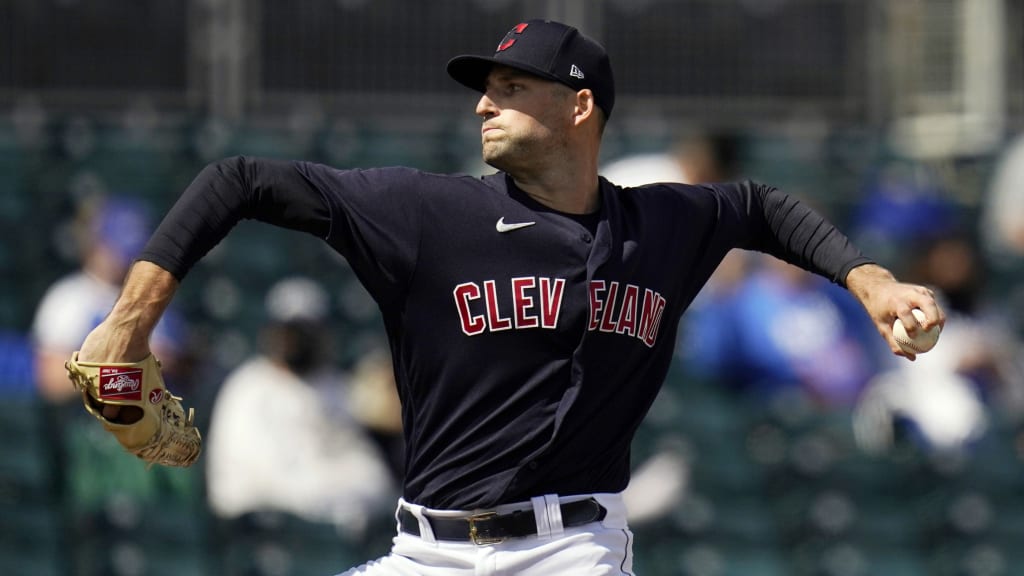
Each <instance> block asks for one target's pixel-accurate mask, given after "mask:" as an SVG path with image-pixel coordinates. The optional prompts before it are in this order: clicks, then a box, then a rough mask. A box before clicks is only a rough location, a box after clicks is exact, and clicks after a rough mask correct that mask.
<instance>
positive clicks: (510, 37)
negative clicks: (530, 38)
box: [497, 22, 529, 52]
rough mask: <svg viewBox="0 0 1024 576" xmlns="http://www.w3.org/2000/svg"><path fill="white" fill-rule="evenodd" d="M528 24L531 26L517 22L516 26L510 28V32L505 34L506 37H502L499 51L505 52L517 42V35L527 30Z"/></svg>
mask: <svg viewBox="0 0 1024 576" xmlns="http://www.w3.org/2000/svg"><path fill="white" fill-rule="evenodd" d="M527 26H529V24H527V23H526V22H523V23H521V24H516V27H515V28H513V29H511V30H509V31H508V34H505V38H504V39H502V41H501V44H498V50H497V52H503V51H505V50H508V49H509V48H511V47H512V45H513V44H515V43H516V38H515V37H516V35H517V34H522V33H523V30H526V27H527Z"/></svg>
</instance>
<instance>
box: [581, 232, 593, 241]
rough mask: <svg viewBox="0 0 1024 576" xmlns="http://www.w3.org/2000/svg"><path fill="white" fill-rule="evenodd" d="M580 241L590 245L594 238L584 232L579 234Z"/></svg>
mask: <svg viewBox="0 0 1024 576" xmlns="http://www.w3.org/2000/svg"><path fill="white" fill-rule="evenodd" d="M580 240H583V242H585V243H587V244H590V243H591V242H593V241H594V237H593V236H591V235H590V234H589V233H587V232H584V233H582V234H580Z"/></svg>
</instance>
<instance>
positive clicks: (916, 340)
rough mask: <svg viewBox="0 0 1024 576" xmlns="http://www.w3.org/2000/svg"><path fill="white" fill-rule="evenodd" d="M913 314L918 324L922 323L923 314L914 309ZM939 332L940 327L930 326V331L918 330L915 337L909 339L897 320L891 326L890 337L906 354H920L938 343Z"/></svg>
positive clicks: (901, 324)
mask: <svg viewBox="0 0 1024 576" xmlns="http://www.w3.org/2000/svg"><path fill="white" fill-rule="evenodd" d="M913 314H914V318H917V321H918V322H924V318H925V316H924V312H922V311H920V310H918V309H916V308H915V309H914V310H913ZM941 331H942V327H941V326H932V328H931V329H930V330H918V331H917V335H916V336H914V337H913V338H911V337H910V335H909V334H907V329H906V328H905V327H904V326H903V321H902V320H900V319H899V318H897V319H896V322H894V323H893V325H892V335H893V336H894V337H895V338H896V343H897V344H899V345H900V348H902V349H903V351H904V352H906V353H908V354H921V353H923V352H927V351H929V350H931V349H932V348H933V347H934V346H935V343H936V342H938V341H939V332H941Z"/></svg>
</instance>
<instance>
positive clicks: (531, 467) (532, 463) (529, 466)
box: [526, 460, 540, 470]
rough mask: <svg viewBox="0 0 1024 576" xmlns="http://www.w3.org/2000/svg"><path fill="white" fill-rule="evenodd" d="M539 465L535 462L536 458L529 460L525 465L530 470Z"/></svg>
mask: <svg viewBox="0 0 1024 576" xmlns="http://www.w3.org/2000/svg"><path fill="white" fill-rule="evenodd" d="M539 466H540V464H537V461H536V460H531V461H530V463H529V464H527V465H526V467H527V468H529V469H530V470H536V469H537V467H539Z"/></svg>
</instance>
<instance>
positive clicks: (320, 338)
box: [207, 278, 396, 527]
mask: <svg viewBox="0 0 1024 576" xmlns="http://www.w3.org/2000/svg"><path fill="white" fill-rule="evenodd" d="M267 311H268V316H269V320H270V321H269V323H268V326H267V328H266V329H265V331H264V333H263V334H262V351H261V352H260V353H258V354H256V355H254V356H253V357H251V358H250V359H248V360H247V361H245V362H244V363H242V364H241V365H239V366H238V367H237V368H236V369H235V370H233V371H232V372H231V373H230V374H229V375H228V377H227V379H226V380H225V382H224V383H223V385H222V388H221V389H220V391H219V392H218V395H217V399H216V402H215V404H214V408H213V412H212V416H211V422H210V430H209V433H208V438H207V489H208V495H209V503H210V506H211V509H212V510H213V512H214V513H215V514H216V515H218V516H220V517H222V518H233V517H237V516H240V515H242V514H245V513H248V512H259V511H277V512H285V513H289V514H293V515H295V516H297V517H300V518H302V519H305V520H308V521H313V522H332V523H336V524H339V525H341V524H344V525H346V526H349V527H351V526H353V525H357V526H358V525H360V524H361V523H363V522H364V521H365V520H366V518H367V517H368V516H369V515H371V514H373V513H375V512H377V511H379V510H381V509H382V507H383V506H385V503H386V504H387V505H388V506H390V505H391V503H392V502H393V500H394V498H395V494H396V489H395V482H394V479H393V478H392V476H391V472H390V470H389V469H388V467H387V464H386V462H385V460H384V458H383V457H382V455H381V454H380V453H379V451H378V450H377V448H376V446H374V445H373V444H372V442H371V441H370V440H369V439H368V438H367V436H366V434H365V432H364V431H363V430H362V428H361V427H360V426H359V424H358V423H356V422H355V421H354V420H353V419H352V418H351V416H350V415H349V414H347V411H346V410H345V402H344V394H345V393H346V392H347V382H346V380H345V378H346V377H345V376H344V375H343V374H342V373H340V372H339V371H337V370H334V369H332V368H330V367H329V366H328V365H327V363H325V362H324V361H323V358H322V355H321V353H320V352H321V349H322V347H323V345H324V343H325V341H326V335H325V333H324V332H323V326H322V320H323V318H324V317H325V315H326V313H327V297H326V294H325V293H324V292H323V290H322V289H321V288H320V287H319V286H318V285H316V284H315V282H314V281H312V280H309V279H305V278H290V279H286V280H283V281H281V282H279V283H278V284H277V285H275V286H274V287H273V288H272V289H271V291H270V292H269V293H268V296H267ZM339 396H340V397H341V398H342V402H340V403H339V402H337V401H336V400H337V399H338V398H339ZM339 404H341V406H340V407H341V409H340V410H339V409H338V408H339Z"/></svg>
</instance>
